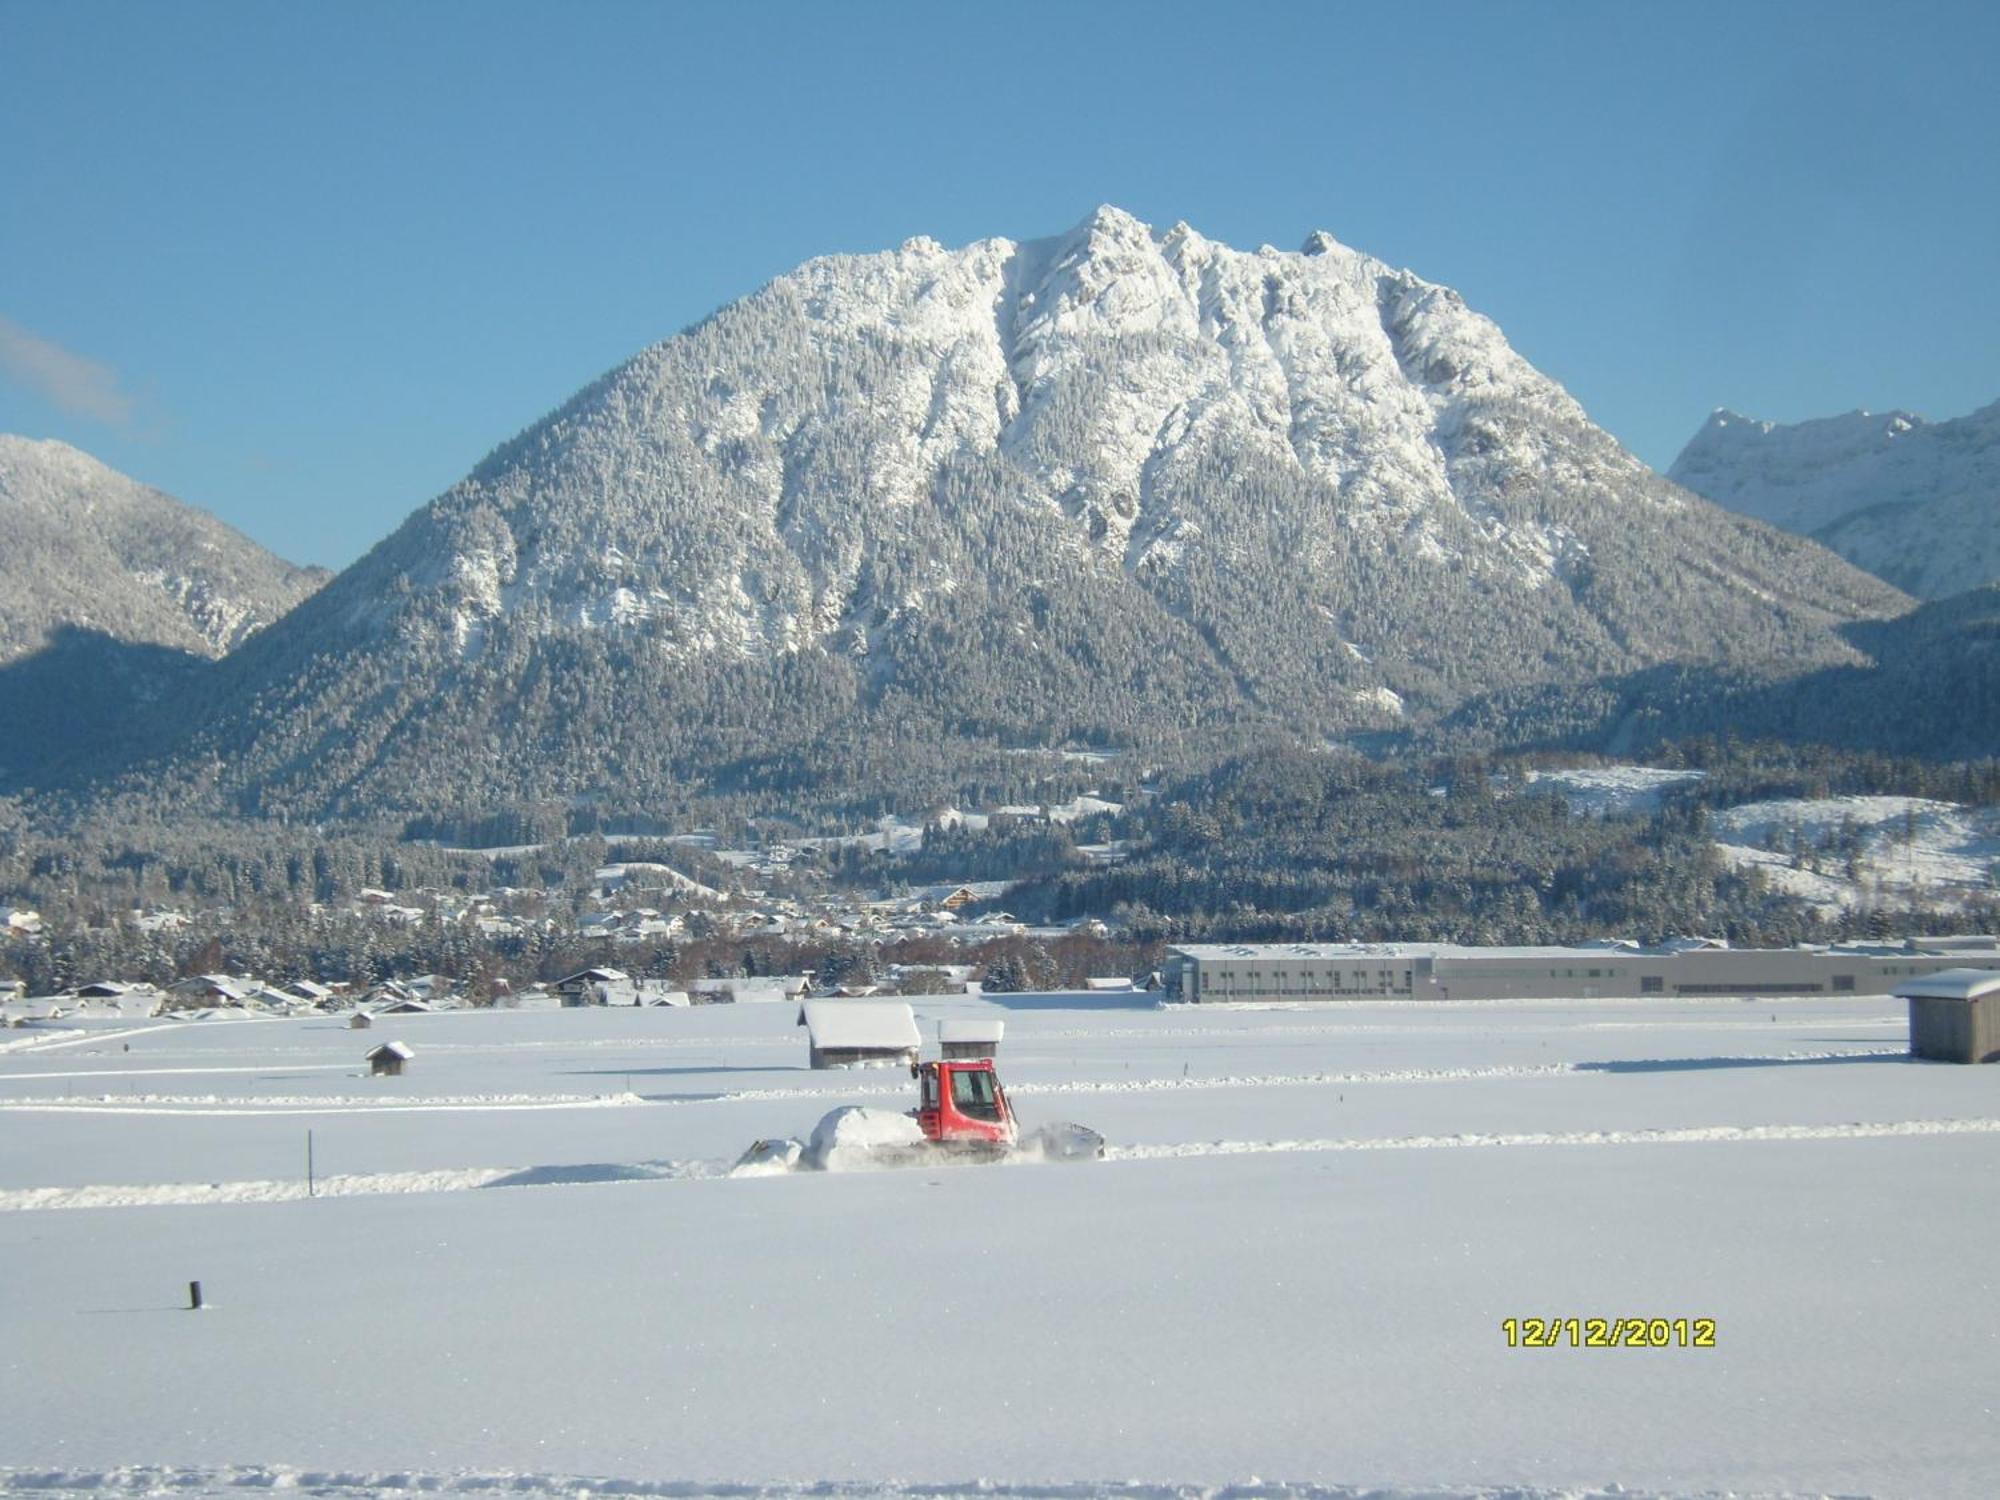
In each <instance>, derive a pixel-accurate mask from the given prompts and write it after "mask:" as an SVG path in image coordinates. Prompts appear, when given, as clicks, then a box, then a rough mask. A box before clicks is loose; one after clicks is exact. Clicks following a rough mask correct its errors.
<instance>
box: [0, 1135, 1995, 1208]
mask: <svg viewBox="0 0 2000 1500" xmlns="http://www.w3.org/2000/svg"><path fill="white" fill-rule="evenodd" d="M1969 1135H1980V1136H1983V1135H2000V1119H1989V1118H1974V1119H1958V1120H1879V1121H1867V1120H1857V1121H1851V1122H1848V1123H1845V1124H1837V1125H1690V1126H1675V1127H1663V1128H1658V1129H1637V1130H1572V1131H1518V1132H1496V1133H1493V1134H1460V1135H1406V1136H1343V1137H1331V1138H1326V1139H1318V1140H1264V1141H1182V1142H1168V1143H1163V1144H1158V1145H1138V1146H1116V1145H1107V1146H1106V1147H1105V1148H1104V1156H1103V1160H1104V1161H1105V1162H1107V1163H1116V1162H1159V1161H1186V1160H1191V1159H1196V1158H1211V1157H1223V1156H1284V1155H1296V1154H1305V1153H1327V1154H1331V1153H1338V1152H1352V1151H1458V1150H1476V1149H1482V1148H1512V1149H1521V1148H1525V1147H1544V1146H1568V1147H1589V1146H1599V1147H1605V1146H1683V1145H1722V1144H1769V1143H1783V1142H1798V1141H1872V1140H1900V1139H1914V1138H1937V1137H1943V1136H1969ZM1047 1164H1048V1163H1044V1162H1035V1161H1025V1160H1024V1161H1019V1162H1012V1163H1001V1164H999V1165H1003V1166H1006V1167H1008V1168H1010V1169H1011V1168H1015V1167H1021V1166H1039V1165H1047ZM732 1165H733V1164H732V1163H731V1162H729V1161H727V1160H689V1161H649V1162H575V1163H566V1164H552V1165H546V1166H536V1167H458V1168H446V1169H440V1170H435V1171H426V1172H375V1173H353V1174H348V1175H343V1176H337V1177H327V1178H324V1179H321V1180H320V1181H319V1182H318V1183H317V1184H316V1185H315V1187H314V1188H313V1190H312V1191H311V1192H308V1190H307V1185H306V1183H305V1182H303V1181H301V1180H297V1179H290V1180H282V1181H262V1182H208V1183H196V1182H182V1183H154V1184H140V1185H88V1186H83V1187H46V1188H5V1189H0V1213H9V1212H12V1213H22V1212H36V1211H43V1210H55V1209H75V1208H157V1207H187V1206H212V1205H217V1204H230V1203H292V1202H297V1201H299V1200H301V1199H304V1198H307V1197H320V1198H354V1197H373V1196H379V1195H383V1194H395V1193H455V1192H466V1191H469V1190H472V1189H478V1188H517V1187H583V1186H594V1185H604V1184H612V1183H633V1182H689V1181H714V1180H717V1179H728V1178H730V1177H731V1176H732V1173H731V1170H730V1169H731V1166H732ZM940 1165H943V1164H938V1163H930V1164H927V1166H928V1167H930V1168H933V1169H934V1168H936V1167H938V1166H940ZM962 1165H963V1164H959V1165H955V1166H953V1168H952V1169H953V1170H958V1169H960V1167H961V1166H962ZM873 1170H886V1168H875V1169H873ZM770 1175H777V1176H790V1175H804V1176H822V1175H829V1174H824V1173H819V1172H809V1173H777V1174H770ZM832 1175H838V1173H835V1174H832ZM759 1180H767V1179H766V1177H765V1175H764V1174H759Z"/></svg>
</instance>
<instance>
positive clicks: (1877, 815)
mask: <svg viewBox="0 0 2000 1500" xmlns="http://www.w3.org/2000/svg"><path fill="white" fill-rule="evenodd" d="M1711 827H1712V829H1713V831H1714V834H1715V838H1716V841H1717V843H1718V844H1719V845H1720V847H1721V849H1722V854H1723V857H1724V858H1725V859H1727V860H1728V861H1729V862H1730V863H1731V864H1733V865H1735V866H1737V867H1738V868H1739V869H1748V868H1756V869H1761V870H1762V871H1763V872H1764V874H1765V877H1766V878H1767V879H1769V880H1770V881H1771V882H1772V883H1773V884H1774V885H1776V886H1778V887H1779V888H1781V889H1783V890H1786V891H1789V892H1791V893H1792V894H1793V895H1796V896H1799V897H1801V898H1803V899H1804V900H1807V901H1810V902H1812V903H1813V904H1814V905H1816V906H1819V907H1822V908H1824V909H1826V910H1829V911H1835V910H1839V909H1841V908H1844V907H1865V906H1871V905H1877V904H1880V905H1896V906H1902V905H1911V906H1930V907H1934V908H1945V909H1949V908H1954V907H1958V906H1962V905H1963V904H1964V903H1965V901H1966V900H1967V899H1968V898H1969V897H1973V896H1982V895H1983V896H1990V895H1992V894H1993V892H1994V889H1995V872H1996V871H2000V811H1996V810H1995V809H1993V808H1975V807H1966V806H1962V805H1960V804H1958V803H1955V802H1935V801H1930V800H1928V799H1926V798H1922V797H1824V798H1817V799H1811V800H1808V799H1803V798H1784V799H1780V800H1776V801H1770V802H1750V803H1745V804H1743V805H1742V806H1740V807H1732V808H1729V809H1727V810H1726V811H1723V812H1719V813H1717V814H1715V816H1714V818H1713V820H1712V823H1711ZM1843 830H1845V831H1846V833H1847V834H1848V835H1849V836H1850V837H1851V838H1852V839H1853V840H1855V841H1856V842H1857V845H1858V847H1857V852H1856V853H1855V855H1854V859H1853V863H1852V866H1851V867H1850V865H1849V863H1848V860H1847V857H1846V856H1845V855H1844V854H1842V853H1840V852H1839V851H1838V849H1837V848H1836V847H1834V846H1835V843H1836V841H1837V840H1839V839H1840V838H1841V837H1842V835H1843Z"/></svg>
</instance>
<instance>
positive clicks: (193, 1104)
mask: <svg viewBox="0 0 2000 1500" xmlns="http://www.w3.org/2000/svg"><path fill="white" fill-rule="evenodd" d="M648 1102H649V1101H647V1100H645V1099H642V1098H640V1097H639V1096H638V1095H637V1094H626V1093H618V1094H514V1095H504V1094H503V1095H493V1096H485V1097H482V1096H479V1095H470V1096H465V1097H459V1098H452V1097H448V1096H447V1097H444V1098H438V1099H408V1100H398V1101H395V1102H388V1101H384V1100H381V1099H352V1098H339V1097H327V1098H317V1097H314V1096H312V1095H306V1094H300V1095H292V1096H282V1095H281V1096H276V1097H272V1098H267V1099H256V1098H252V1099H219V1098H211V1097H204V1096H198V1095H190V1096H180V1097H176V1096H174V1095H166V1096H162V1097H153V1098H145V1097H126V1096H121V1095H116V1094H107V1095H104V1096H102V1097H99V1098H95V1099H8V1100H4V1101H0V1114H26V1115H179V1116H186V1117H189V1118H194V1117H198V1116H221V1115H412V1114H476V1113H492V1112H505V1111H509V1110H527V1109H629V1108H632V1107H633V1106H636V1105H643V1104H646V1103H648Z"/></svg>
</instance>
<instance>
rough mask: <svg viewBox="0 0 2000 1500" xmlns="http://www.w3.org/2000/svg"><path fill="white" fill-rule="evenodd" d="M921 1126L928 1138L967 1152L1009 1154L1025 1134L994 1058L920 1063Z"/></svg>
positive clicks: (916, 1071) (916, 1069) (915, 1069)
mask: <svg viewBox="0 0 2000 1500" xmlns="http://www.w3.org/2000/svg"><path fill="white" fill-rule="evenodd" d="M910 1071H911V1072H912V1073H913V1074H915V1075H916V1079H917V1107H916V1110H915V1114H916V1117H917V1128H918V1129H919V1130H921V1131H923V1133H924V1139H925V1140H927V1141H930V1142H933V1143H934V1144H936V1145H939V1146H944V1147H947V1148H949V1149H951V1150H953V1151H955V1152H963V1153H964V1154H965V1155H967V1156H992V1157H1000V1156H1005V1155H1006V1154H1007V1153H1008V1152H1009V1151H1010V1150H1012V1149H1013V1147H1014V1146H1015V1144H1016V1143H1017V1142H1018V1141H1019V1140H1020V1137H1021V1132H1020V1127H1019V1126H1017V1125H1016V1124H1015V1123H1014V1110H1013V1108H1012V1106H1010V1105H1009V1104H1008V1103H1007V1091H1006V1090H1005V1089H1003V1088H1002V1087H1000V1074H999V1073H998V1072H997V1071H996V1070H995V1069H994V1067H993V1059H992V1058H990V1057H981V1058H977V1059H967V1060H960V1061H957V1062H926V1063H918V1064H916V1066H915V1067H913V1068H912V1069H911V1070H910Z"/></svg>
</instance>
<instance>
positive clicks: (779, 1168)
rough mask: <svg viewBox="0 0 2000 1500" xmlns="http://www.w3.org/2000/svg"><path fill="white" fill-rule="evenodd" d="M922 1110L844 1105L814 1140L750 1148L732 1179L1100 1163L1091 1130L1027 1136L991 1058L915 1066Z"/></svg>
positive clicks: (1049, 1130) (1051, 1129)
mask: <svg viewBox="0 0 2000 1500" xmlns="http://www.w3.org/2000/svg"><path fill="white" fill-rule="evenodd" d="M910 1074H911V1076H912V1077H914V1078H915V1079H916V1080H917V1107H916V1108H915V1109H913V1110H910V1111H908V1112H907V1113H900V1114H892V1113H890V1112H888V1111H886V1110H879V1109H867V1108H861V1107H855V1106H846V1107H843V1108H841V1109H836V1110H834V1111H833V1112H832V1113H831V1114H829V1115H827V1116H826V1117H825V1118H824V1119H822V1120H821V1121H820V1122H819V1126H818V1128H817V1129H815V1130H814V1131H813V1133H812V1138H811V1140H810V1141H804V1140H761V1141H754V1142H752V1143H751V1146H750V1149H749V1150H748V1151H746V1152H744V1153H743V1155H742V1157H741V1159H739V1160H738V1161H737V1163H736V1165H735V1167H733V1168H732V1169H731V1173H732V1175H757V1176H761V1175H763V1174H765V1173H769V1172H795V1171H853V1170H856V1169H865V1168H871V1167H907V1166H929V1165H933V1164H940V1163H945V1162H996V1161H1095V1160H1097V1159H1098V1158H1100V1157H1102V1156H1103V1155H1104V1137H1103V1136H1101V1135H1099V1134H1098V1133H1097V1132H1096V1131H1094V1130H1092V1129H1090V1128H1089V1127H1088V1126H1086V1125H1072V1124H1068V1123H1061V1124H1049V1125H1043V1126H1041V1127H1039V1128H1038V1129H1036V1130H1033V1131H1030V1132H1028V1133H1027V1134H1025V1135H1023V1134H1022V1132H1021V1129H1020V1127H1019V1125H1017V1124H1016V1123H1015V1120H1014V1107H1013V1105H1011V1104H1010V1103H1008V1102H1007V1091H1006V1090H1005V1089H1004V1088H1002V1087H1001V1086H1000V1075H999V1073H998V1072H997V1071H995V1069H994V1067H993V1059H992V1058H990V1057H980V1058H952V1059H942V1060H939V1061H937V1062H920V1063H913V1064H911V1067H910Z"/></svg>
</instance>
